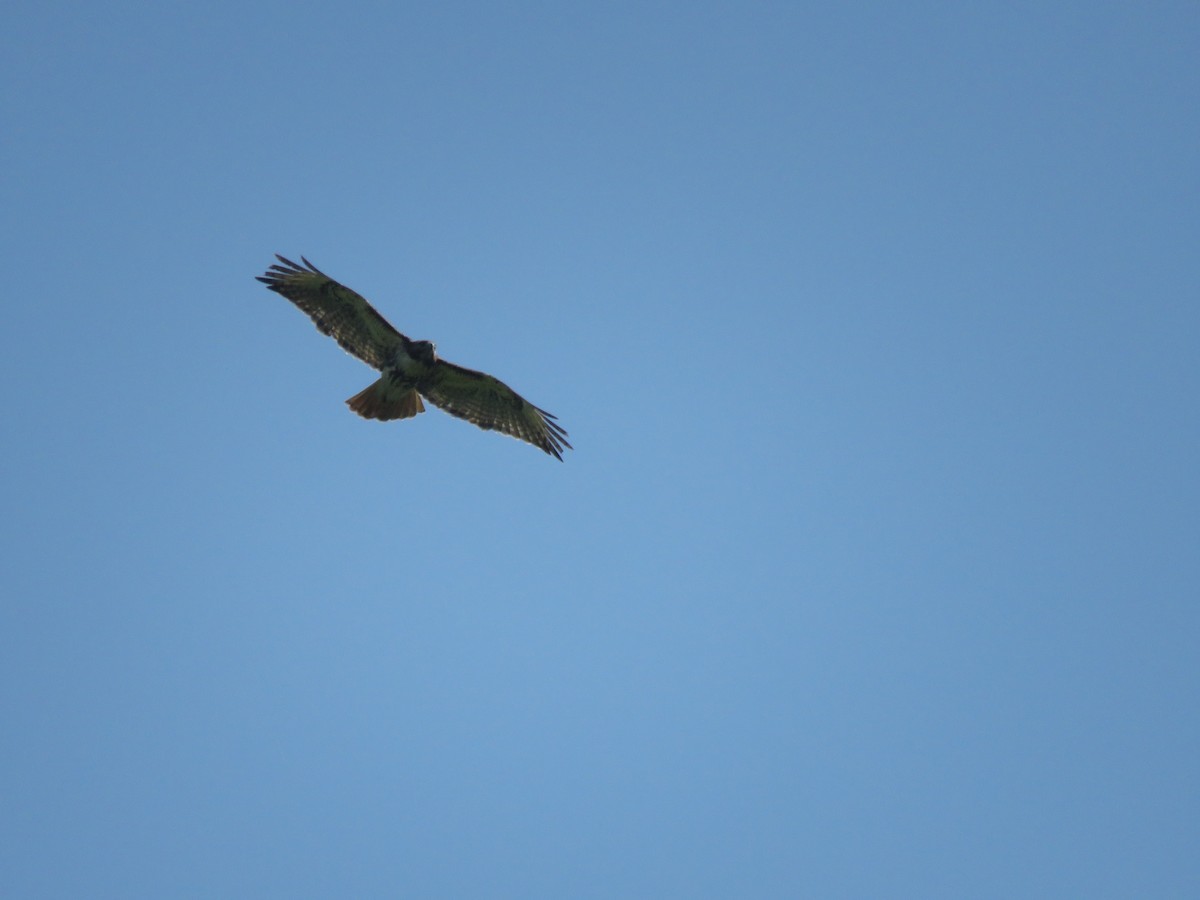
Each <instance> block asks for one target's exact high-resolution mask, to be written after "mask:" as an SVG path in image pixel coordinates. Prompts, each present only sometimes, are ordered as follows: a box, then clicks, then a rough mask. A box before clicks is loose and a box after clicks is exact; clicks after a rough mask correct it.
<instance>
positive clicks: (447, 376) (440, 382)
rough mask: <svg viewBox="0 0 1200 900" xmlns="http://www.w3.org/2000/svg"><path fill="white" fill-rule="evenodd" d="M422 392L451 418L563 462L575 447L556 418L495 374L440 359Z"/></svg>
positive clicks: (422, 385)
mask: <svg viewBox="0 0 1200 900" xmlns="http://www.w3.org/2000/svg"><path fill="white" fill-rule="evenodd" d="M420 390H421V393H422V394H424V395H425V398H426V399H427V400H429V402H431V403H433V404H434V405H435V406H437V407H439V408H441V409H444V410H445V411H446V412H448V413H450V415H452V416H458V417H459V418H460V419H466V420H467V421H468V422H471V423H472V424H474V425H478V426H479V427H480V428H485V429H488V430H492V429H494V430H496V431H499V432H501V433H502V434H507V435H511V436H512V437H515V438H517V439H519V440H522V441H525V442H526V443H530V444H533V446H535V447H538V448H540V449H542V450H544V451H545V452H547V453H549V454H550V455H551V456H553V457H555V458H557V459H560V460H561V459H562V451H563V448H570V447H571V445H570V444H569V443H567V433H566V431H564V430H563V429H562V427H561V426H560V425H559V424H558V423H557V422H555V421H554V416H553V415H551V414H550V413H548V412H546V411H545V410H544V409H538V407H536V406H534V405H533V404H532V403H530V402H529V401H528V400H526V399H525V398H523V397H521V396H520V395H519V394H517V392H516V391H514V390H513V389H512V388H510V387H509V386H508V385H506V384H504V383H503V382H501V381H499V380H497V379H495V378H493V377H492V376H491V375H485V374H484V373H483V372H476V371H474V370H473V369H465V368H463V367H462V366H456V365H455V364H454V363H448V362H445V361H443V360H438V362H437V363H436V365H435V369H434V372H433V374H432V375H430V376H429V378H428V379H427V380H425V381H423V383H422V384H421V386H420Z"/></svg>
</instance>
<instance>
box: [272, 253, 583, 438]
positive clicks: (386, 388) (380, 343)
mask: <svg viewBox="0 0 1200 900" xmlns="http://www.w3.org/2000/svg"><path fill="white" fill-rule="evenodd" d="M276 259H278V260H279V262H280V263H282V265H273V266H271V267H270V268H269V269H267V271H266V273H265V274H263V275H260V276H257V277H258V280H259V281H261V282H263V283H264V284H265V285H266V286H267V287H269V288H270V289H271V290H273V291H275V292H276V293H277V294H282V295H283V296H284V297H287V298H288V299H289V300H291V301H292V302H293V303H295V304H296V305H297V306H298V307H300V309H302V310H304V312H306V313H308V316H309V318H311V319H312V320H313V321H314V322H315V323H316V325H317V329H318V330H319V331H321V332H323V333H324V334H328V335H331V336H332V337H333V338H334V340H336V341H337V342H338V343H339V344H341V346H342V349H343V350H345V351H346V352H347V353H351V354H353V355H354V356H357V357H358V358H359V359H361V360H362V361H363V362H365V363H366V364H367V365H369V366H371V367H372V368H375V369H378V370H379V371H380V372H381V373H383V374H382V377H381V378H380V379H379V380H378V381H376V382H375V383H374V384H372V385H371V386H370V387H368V388H367V389H366V390H365V391H362V392H360V393H358V394H355V395H354V396H353V397H351V398H350V399H349V400H347V401H346V403H347V404H348V405H349V407H350V408H351V409H352V410H354V411H355V412H356V413H358V414H359V415H360V416H362V417H363V418H366V419H380V420H384V421H386V420H388V419H407V418H410V417H412V416H415V415H417V413H422V412H424V411H425V405H424V404H423V403H422V402H421V397H422V396H423V397H425V399H426V400H428V401H429V402H430V403H432V404H433V405H434V406H438V407H441V408H442V409H444V410H445V411H446V412H448V413H450V415H452V416H458V417H459V418H460V419H466V420H467V421H468V422H471V423H472V424H475V425H478V426H479V427H480V428H484V429H488V430H491V429H495V430H496V431H500V432H503V433H504V434H507V435H511V436H512V437H515V438H518V439H519V440H522V441H525V442H526V443H529V444H533V446H535V447H539V448H541V449H542V450H544V451H545V452H546V453H549V454H550V455H551V456H553V457H556V458H557V459H559V460H560V461H561V460H562V451H563V448H570V446H571V445H570V444H569V443H567V433H566V432H565V431H564V430H563V429H562V427H561V426H559V425H558V423H557V422H555V421H554V416H552V415H551V414H550V413H548V412H546V411H545V410H544V409H539V408H538V407H536V406H534V405H533V404H532V403H530V402H529V401H527V400H525V399H524V398H523V397H521V396H520V395H519V394H517V392H516V391H514V390H513V389H512V388H510V387H509V386H508V385H506V384H503V383H502V382H500V381H498V380H497V379H495V378H493V377H492V376H491V375H485V374H484V373H483V372H476V371H474V370H473V369H464V368H463V367H462V366H456V365H455V364H454V363H451V362H446V361H445V360H443V359H438V356H437V353H436V352H435V347H434V345H433V342H432V341H413V340H409V339H408V338H407V337H405V336H404V335H402V334H401V333H400V332H399V331H397V330H396V329H395V328H393V327H392V326H391V325H389V324H388V322H387V320H386V319H384V317H383V316H381V315H380V314H379V313H377V312H376V311H375V309H374V307H372V306H371V304H370V303H368V302H367V301H366V300H365V299H363V298H362V297H361V296H359V295H358V294H356V293H355V292H354V291H352V290H350V289H349V288H348V287H345V286H344V285H341V284H338V283H337V282H336V281H334V280H333V279H332V278H330V277H329V276H328V275H326V274H325V273H324V272H321V271H320V270H319V269H317V267H316V266H314V265H313V264H312V263H310V262H309V261H308V260H307V259H305V258H304V257H303V256H302V257H300V259H301V260H302V261H303V263H304V265H302V266H298V265H296V264H295V263H294V262H292V261H291V260H290V259H284V258H283V257H282V256H279V255H278V254H276Z"/></svg>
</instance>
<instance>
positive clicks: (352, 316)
mask: <svg viewBox="0 0 1200 900" xmlns="http://www.w3.org/2000/svg"><path fill="white" fill-rule="evenodd" d="M276 259H278V260H279V262H280V263H282V265H273V266H271V267H270V268H269V269H267V271H266V273H265V274H263V275H259V276H258V280H259V281H261V282H262V283H263V284H265V285H266V286H267V287H269V288H270V289H271V290H273V291H275V292H276V293H277V294H282V295H283V296H284V297H287V299H289V300H291V301H292V302H293V303H295V304H296V305H297V306H298V307H300V308H301V309H302V310H304V312H306V313H308V316H309V318H311V319H312V320H313V322H314V323H316V326H317V328H318V329H319V330H320V331H321V332H322V333H323V334H327V335H329V336H330V337H332V338H333V339H334V340H336V341H337V342H338V344H340V345H341V347H342V349H343V350H345V351H346V352H347V353H351V354H353V355H354V356H357V357H358V358H359V359H361V360H362V361H363V362H365V363H366V364H367V365H369V366H373V367H374V368H376V369H382V368H383V367H384V366H385V365H386V364H387V363H388V361H389V360H390V359H392V357H393V355H394V353H395V350H396V347H397V346H399V345H401V344H403V343H404V342H405V341H406V340H407V338H405V337H404V335H402V334H401V333H400V332H399V331H397V330H396V329H395V328H393V327H392V326H391V325H390V324H388V321H387V320H386V319H385V318H384V317H383V316H381V315H380V314H379V313H378V312H376V311H375V308H374V307H373V306H371V304H370V303H368V302H367V301H366V299H364V298H363V297H362V296H361V295H359V294H357V293H355V292H354V291H352V290H350V288H348V287H346V286H345V285H343V284H338V282H336V281H334V280H333V279H332V278H330V277H329V276H328V275H326V274H325V273H324V272H322V271H320V270H319V269H318V268H317V267H316V266H314V265H313V264H312V263H310V262H309V261H308V260H307V259H305V258H304V257H303V256H302V257H300V259H301V261H302V262H303V263H304V265H302V266H299V265H296V263H294V262H292V261H291V260H290V259H285V258H284V257H282V256H279V255H278V254H277V255H276Z"/></svg>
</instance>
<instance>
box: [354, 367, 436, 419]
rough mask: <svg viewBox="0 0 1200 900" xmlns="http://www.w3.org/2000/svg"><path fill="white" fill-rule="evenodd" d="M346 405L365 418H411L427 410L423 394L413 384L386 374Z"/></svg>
mask: <svg viewBox="0 0 1200 900" xmlns="http://www.w3.org/2000/svg"><path fill="white" fill-rule="evenodd" d="M346 405H347V406H349V407H350V408H351V409H352V410H354V411H355V412H356V413H358V414H359V415H360V416H362V417H363V418H364V419H379V420H380V421H382V422H386V421H388V420H390V419H410V418H412V417H413V416H415V415H416V414H417V413H423V412H425V404H424V403H422V402H421V395H420V394H418V393H417V389H416V388H414V387H413V386H412V385H408V384H403V383H400V382H398V381H395V380H394V379H392V378H390V377H389V376H387V375H384V376H383V377H382V378H380V379H379V380H378V381H376V382H375V383H374V384H372V385H371V386H370V387H368V388H367V389H366V390H365V391H360V392H359V393H357V394H355V395H354V396H353V397H351V398H350V399H349V400H347V401H346Z"/></svg>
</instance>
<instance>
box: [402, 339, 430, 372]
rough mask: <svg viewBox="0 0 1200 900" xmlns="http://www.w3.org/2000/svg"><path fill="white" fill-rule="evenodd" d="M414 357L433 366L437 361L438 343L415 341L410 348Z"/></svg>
mask: <svg viewBox="0 0 1200 900" xmlns="http://www.w3.org/2000/svg"><path fill="white" fill-rule="evenodd" d="M408 351H409V355H410V356H412V358H413V359H416V360H420V361H421V362H423V363H425V364H426V365H429V366H432V365H433V364H434V363H435V362H437V345H436V344H434V343H433V341H413V342H412V344H411V345H410V346H409V348H408Z"/></svg>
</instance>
